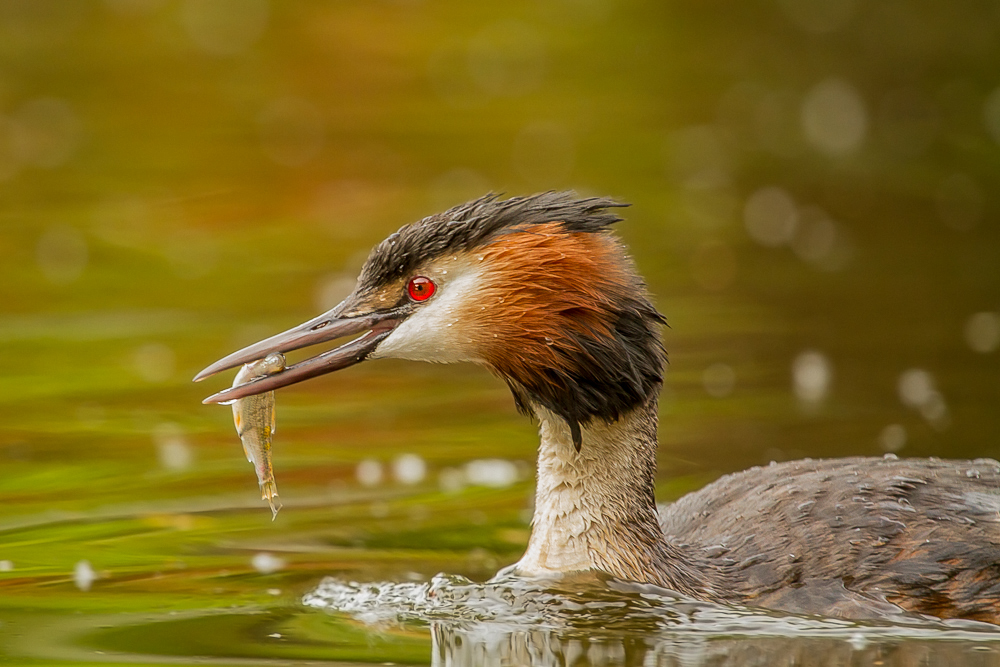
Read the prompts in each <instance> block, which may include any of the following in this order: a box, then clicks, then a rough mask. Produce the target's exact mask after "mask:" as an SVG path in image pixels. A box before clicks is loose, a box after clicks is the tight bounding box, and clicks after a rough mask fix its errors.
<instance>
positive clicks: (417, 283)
mask: <svg viewBox="0 0 1000 667" xmlns="http://www.w3.org/2000/svg"><path fill="white" fill-rule="evenodd" d="M406 291H407V292H409V294H410V298H411V299H413V300H414V301H426V300H427V299H429V298H431V296H432V295H433V294H434V281H433V280H431V279H430V278H424V277H423V276H417V277H416V278H414V279H413V280H411V281H410V282H409V283H408V284H407V285H406Z"/></svg>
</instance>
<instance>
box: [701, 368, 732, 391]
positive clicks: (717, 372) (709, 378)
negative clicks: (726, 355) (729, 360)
mask: <svg viewBox="0 0 1000 667" xmlns="http://www.w3.org/2000/svg"><path fill="white" fill-rule="evenodd" d="M701 381H702V384H703V385H704V386H705V391H707V392H708V394H709V396H714V397H716V398H725V397H726V396H729V395H730V394H731V393H733V389H735V388H736V371H734V370H733V367H732V366H730V365H729V364H723V363H716V364H712V365H711V366H709V367H708V368H706V369H705V371H704V372H703V373H702V375H701Z"/></svg>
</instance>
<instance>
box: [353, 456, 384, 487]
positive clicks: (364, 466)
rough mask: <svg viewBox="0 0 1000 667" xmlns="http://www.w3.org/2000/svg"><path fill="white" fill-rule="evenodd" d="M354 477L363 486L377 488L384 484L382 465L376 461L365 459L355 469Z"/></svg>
mask: <svg viewBox="0 0 1000 667" xmlns="http://www.w3.org/2000/svg"><path fill="white" fill-rule="evenodd" d="M354 476H355V477H356V478H357V480H358V484H360V485H361V486H376V485H378V484H381V483H382V477H383V473H382V464H381V463H379V462H378V461H376V460H375V459H365V460H364V461H361V462H359V463H358V466H357V468H355V469H354Z"/></svg>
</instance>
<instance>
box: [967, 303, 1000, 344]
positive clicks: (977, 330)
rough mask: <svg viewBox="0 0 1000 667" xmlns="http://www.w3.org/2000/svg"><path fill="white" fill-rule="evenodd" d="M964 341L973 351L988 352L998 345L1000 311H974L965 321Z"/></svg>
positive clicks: (999, 337) (999, 339)
mask: <svg viewBox="0 0 1000 667" xmlns="http://www.w3.org/2000/svg"><path fill="white" fill-rule="evenodd" d="M965 342H966V343H968V344H969V347H970V348H972V351H973V352H979V353H980V354H989V353H990V352H995V351H996V350H997V348H998V347H1000V313H991V312H982V313H976V314H975V315H973V316H972V317H970V318H969V319H968V321H967V322H966V323H965Z"/></svg>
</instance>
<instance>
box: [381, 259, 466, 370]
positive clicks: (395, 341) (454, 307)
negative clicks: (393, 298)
mask: <svg viewBox="0 0 1000 667" xmlns="http://www.w3.org/2000/svg"><path fill="white" fill-rule="evenodd" d="M481 276H482V274H481V272H480V271H478V270H477V269H475V268H468V269H463V270H459V271H454V272H452V273H451V274H450V275H448V276H447V280H441V279H439V280H438V281H437V282H438V292H437V294H435V295H434V296H432V297H431V298H430V300H429V301H428V302H427V303H426V304H425V305H424V306H422V307H420V308H418V309H417V310H416V312H414V313H413V314H412V315H410V316H409V317H408V318H406V319H405V320H403V323H402V324H400V325H399V326H398V327H396V328H395V329H394V330H393V332H392V333H391V334H389V336H388V338H386V339H385V340H383V341H382V342H381V343H380V344H379V346H378V347H377V348H375V351H374V352H373V353H372V354H371V356H370V357H369V359H409V360H411V361H431V362H436V363H441V364H450V363H456V362H459V361H474V362H479V361H481V359H480V358H479V356H478V354H477V352H476V349H475V347H476V346H475V344H474V343H473V337H472V336H470V335H467V334H466V333H463V331H467V327H468V324H469V323H468V322H465V321H463V316H462V313H463V312H465V313H468V312H469V308H468V304H469V303H470V301H475V300H476V298H477V295H478V294H479V292H480V289H479V288H480V286H481V285H482V281H481Z"/></svg>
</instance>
